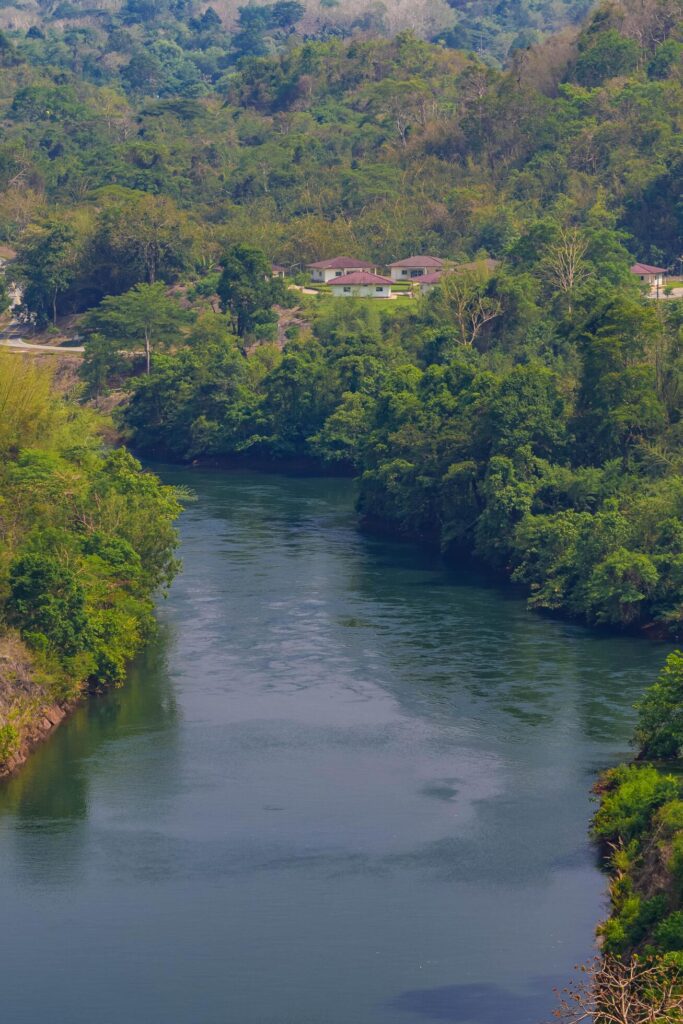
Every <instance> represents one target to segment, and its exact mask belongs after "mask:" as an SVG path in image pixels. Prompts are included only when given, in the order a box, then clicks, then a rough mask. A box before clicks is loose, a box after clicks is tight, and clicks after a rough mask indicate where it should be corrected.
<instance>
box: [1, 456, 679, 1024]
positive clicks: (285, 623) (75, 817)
mask: <svg viewBox="0 0 683 1024" xmlns="http://www.w3.org/2000/svg"><path fill="white" fill-rule="evenodd" d="M162 472H163V475H164V477H165V478H166V479H167V480H168V481H169V482H172V483H183V484H189V485H190V486H191V487H193V488H194V489H195V491H196V492H197V497H198V500H197V502H196V503H195V504H192V505H190V506H189V507H188V509H187V511H186V512H185V514H184V515H183V517H182V522H181V532H182V549H181V555H182V558H183V560H184V571H183V573H182V575H180V576H179V577H178V579H177V581H176V583H175V584H174V586H173V588H172V591H171V594H170V597H169V598H168V599H167V600H166V601H163V602H161V604H160V607H159V620H160V632H159V636H158V638H157V640H155V642H154V643H153V644H152V645H151V646H150V648H149V649H148V650H147V652H146V653H145V655H144V657H142V658H141V659H140V660H139V661H138V663H137V664H136V665H135V666H134V667H133V669H132V671H131V673H130V679H129V682H128V684H127V685H126V687H124V688H123V689H121V690H117V691H116V692H114V693H111V694H109V695H107V696H105V697H102V698H95V699H93V700H91V701H89V702H88V704H87V705H85V706H84V707H82V708H81V709H80V710H78V711H77V712H76V713H75V714H74V715H73V717H72V718H71V719H70V720H69V722H68V723H67V724H66V725H65V726H64V727H63V728H61V729H60V730H58V732H57V733H56V734H55V736H54V737H53V738H52V739H50V741H49V742H48V743H46V744H45V745H43V746H42V747H41V748H40V749H39V750H38V751H37V752H36V753H35V755H34V756H33V758H32V760H31V761H30V762H29V763H28V764H27V765H26V767H25V768H24V770H23V771H22V772H21V773H20V774H19V775H18V776H17V777H15V778H14V779H12V780H11V781H10V782H9V783H7V784H6V785H4V786H3V787H0V863H1V865H2V869H1V870H0V921H1V922H2V934H3V954H2V958H1V960H0V993H1V1000H2V1001H1V1004H0V1005H1V1006H2V1019H3V1020H6V1021H7V1022H11V1024H421V1022H422V1024H429V1022H430V1021H431V1022H434V1021H436V1022H438V1021H445V1022H457V1024H502V1022H505V1024H535V1022H540V1021H542V1020H544V1019H547V1018H548V1016H549V1014H550V1012H551V1010H552V1006H553V995H552V987H553V985H556V984H562V983H563V982H564V981H565V980H566V979H567V978H568V976H569V974H570V972H571V969H572V966H573V965H574V963H576V962H577V961H579V960H582V959H586V958H587V957H589V956H590V955H591V954H592V952H593V948H594V946H593V943H594V940H593V933H594V928H595V924H596V921H597V919H598V918H599V917H600V915H601V914H602V913H603V910H604V898H605V881H604V878H603V877H602V876H601V875H600V873H599V872H598V870H597V867H596V859H595V854H594V852H593V850H592V849H591V847H590V845H589V844H588V841H587V827H588V822H589V817H590V814H591V809H592V805H591V802H590V787H591V785H592V782H593V780H594V778H595V775H596V773H597V772H598V771H599V770H600V769H601V768H603V767H604V766H606V765H608V764H611V763H613V762H615V761H616V760H617V759H618V758H620V757H623V756H624V755H625V754H626V753H627V752H628V736H629V733H630V730H631V727H632V721H633V712H632V710H631V705H632V704H633V702H634V700H635V699H636V697H637V696H638V695H639V693H640V692H641V691H642V689H643V687H644V686H645V685H646V684H647V683H648V682H649V681H650V680H651V678H652V677H653V676H654V674H655V673H656V671H657V668H658V665H659V664H660V662H661V660H662V659H663V657H664V653H665V652H664V651H663V650H662V649H658V648H655V647H653V646H651V645H649V644H648V643H647V642H646V641H643V640H638V639H630V638H620V637H614V636H608V635H600V634H597V633H591V632H589V631H587V630H584V629H582V628H581V627H579V626H576V625H572V624H567V623H563V622H557V621H552V620H548V619H543V618H541V617H538V616H535V615H533V614H530V613H529V612H527V611H526V609H525V605H524V602H523V600H520V599H519V598H518V597H517V596H515V595H514V594H513V593H512V591H509V590H504V589H502V588H500V587H498V586H496V585H494V584H492V583H491V582H490V581H487V580H486V579H484V578H479V577H477V576H476V575H475V574H473V573H472V572H471V571H464V570H463V571H459V570H457V569H453V568H450V569H449V568H446V567H444V566H443V565H442V564H441V563H440V562H439V560H438V558H437V557H436V556H435V555H432V554H430V553H428V552H425V551H423V550H419V549H417V548H415V547H412V546H410V545H401V544H397V543H393V542H390V541H386V540H380V539H377V538H371V537H366V536H363V535H361V534H359V533H358V532H357V531H356V529H355V519H354V513H353V485H352V483H351V482H350V481H347V480H321V479H301V478H287V477H284V476H269V475H257V474H254V473H225V472H223V473H221V472H219V471H208V470H187V469H173V468H163V469H162Z"/></svg>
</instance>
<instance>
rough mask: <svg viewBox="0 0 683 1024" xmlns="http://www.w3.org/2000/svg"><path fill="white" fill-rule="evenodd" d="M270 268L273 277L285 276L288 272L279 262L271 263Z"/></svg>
mask: <svg viewBox="0 0 683 1024" xmlns="http://www.w3.org/2000/svg"><path fill="white" fill-rule="evenodd" d="M270 270H271V273H272V275H273V277H280V278H284V276H285V274H286V273H287V271H286V269H285V268H284V267H281V266H280V264H279V263H271V266H270Z"/></svg>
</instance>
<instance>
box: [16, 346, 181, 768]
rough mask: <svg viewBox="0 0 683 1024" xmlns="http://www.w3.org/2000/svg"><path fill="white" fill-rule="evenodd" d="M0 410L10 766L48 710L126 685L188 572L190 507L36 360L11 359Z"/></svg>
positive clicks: (18, 357) (17, 357) (19, 357)
mask: <svg viewBox="0 0 683 1024" xmlns="http://www.w3.org/2000/svg"><path fill="white" fill-rule="evenodd" d="M0 410H1V411H2V413H1V415H0V655H1V657H0V767H1V762H3V761H5V760H7V759H8V758H9V757H10V756H11V754H12V753H13V752H14V750H15V748H16V746H17V745H18V744H19V742H20V741H21V738H22V735H23V732H24V730H25V729H26V728H29V727H30V726H31V725H32V720H33V717H35V714H36V713H37V712H38V711H39V710H40V708H41V707H44V706H45V705H47V704H49V703H50V702H55V701H56V702H63V701H68V700H69V699H71V698H73V697H74V696H76V695H77V694H79V693H80V692H81V690H82V688H83V687H84V686H85V685H86V684H88V683H92V684H94V685H108V684H109V685H111V684H117V683H120V682H121V681H122V680H123V675H124V669H125V666H126V663H127V662H128V661H129V660H130V658H132V657H133V655H134V654H135V653H136V652H137V651H138V650H139V648H140V645H141V643H142V642H143V639H144V638H145V636H146V635H147V634H148V633H149V631H150V629H151V627H152V609H153V603H152V595H153V594H154V593H155V592H156V591H157V590H158V589H159V588H163V587H165V586H167V585H168V584H169V583H170V581H171V579H172V577H173V574H174V572H175V570H176V562H175V559H174V557H173V551H174V548H175V544H176V535H175V530H174V527H173V521H174V519H175V517H176V516H177V514H178V511H179V507H178V502H177V500H176V497H175V495H174V493H173V491H172V490H171V489H170V488H166V487H162V486H161V485H160V484H159V482H158V480H157V479H156V478H155V477H154V476H153V475H151V474H149V473H144V472H142V471H141V468H140V464H139V463H138V462H137V461H136V460H135V459H134V458H133V457H132V456H131V455H130V454H129V453H128V452H126V451H125V450H124V449H108V448H107V447H105V445H104V443H103V438H102V426H103V424H101V423H100V421H99V420H98V418H97V417H96V416H95V415H94V414H93V413H92V412H89V411H87V410H85V409H83V408H81V407H80V406H78V405H76V404H75V403H74V402H72V401H70V400H69V399H67V398H65V397H60V396H59V395H58V394H56V393H55V390H54V384H53V381H52V375H51V373H50V372H49V371H48V370H47V369H46V368H43V367H39V366H37V365H36V364H35V363H34V362H31V361H30V359H28V358H22V357H21V356H18V355H12V354H8V353H2V352H0ZM22 666H23V667H22ZM17 677H19V679H20V682H21V685H18V681H17Z"/></svg>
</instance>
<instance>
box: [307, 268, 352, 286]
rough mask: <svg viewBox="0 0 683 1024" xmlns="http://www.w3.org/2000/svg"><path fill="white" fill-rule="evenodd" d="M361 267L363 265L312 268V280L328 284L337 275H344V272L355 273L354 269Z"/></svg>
mask: <svg viewBox="0 0 683 1024" xmlns="http://www.w3.org/2000/svg"><path fill="white" fill-rule="evenodd" d="M361 269H362V268H361V267H344V269H343V270H329V269H326V270H312V271H311V280H312V281H316V282H317V283H318V284H327V282H328V281H334V279H335V277H342V276H343V275H344V274H353V272H354V271H356V270H361Z"/></svg>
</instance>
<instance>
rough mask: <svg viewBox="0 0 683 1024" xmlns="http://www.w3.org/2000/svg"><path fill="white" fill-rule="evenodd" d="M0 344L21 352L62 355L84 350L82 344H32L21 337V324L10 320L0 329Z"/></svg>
mask: <svg viewBox="0 0 683 1024" xmlns="http://www.w3.org/2000/svg"><path fill="white" fill-rule="evenodd" d="M0 346H2V347H3V348H11V349H15V350H18V351H21V352H52V353H53V354H57V355H60V354H61V355H63V354H64V353H65V352H84V351H85V350H84V348H83V346H82V345H61V346H60V345H34V344H32V343H31V342H30V341H24V339H23V338H22V337H21V324H19V323H17V321H16V320H12V322H11V323H10V324H8V326H7V327H6V328H5V330H4V331H0Z"/></svg>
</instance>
